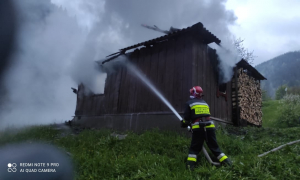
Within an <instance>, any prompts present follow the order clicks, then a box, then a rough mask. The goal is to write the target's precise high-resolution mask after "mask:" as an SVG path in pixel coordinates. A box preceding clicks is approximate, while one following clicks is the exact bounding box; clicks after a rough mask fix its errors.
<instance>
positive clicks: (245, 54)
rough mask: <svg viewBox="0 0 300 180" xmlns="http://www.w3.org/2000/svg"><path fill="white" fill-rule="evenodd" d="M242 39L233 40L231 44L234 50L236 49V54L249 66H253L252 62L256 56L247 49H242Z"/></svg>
mask: <svg viewBox="0 0 300 180" xmlns="http://www.w3.org/2000/svg"><path fill="white" fill-rule="evenodd" d="M243 42H244V39H241V38H237V39H236V40H234V42H233V44H234V46H235V48H236V49H237V52H238V54H239V56H240V57H241V58H243V59H245V60H246V61H247V62H248V63H249V64H251V65H252V64H253V60H254V58H255V57H256V56H254V54H253V52H254V50H253V51H249V50H248V49H247V48H245V47H244V44H243Z"/></svg>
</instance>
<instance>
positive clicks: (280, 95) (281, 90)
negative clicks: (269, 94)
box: [275, 85, 287, 100]
mask: <svg viewBox="0 0 300 180" xmlns="http://www.w3.org/2000/svg"><path fill="white" fill-rule="evenodd" d="M286 88H287V86H286V85H282V86H280V87H279V88H278V89H277V90H276V94H275V98H276V100H280V99H282V98H283V96H284V95H285V94H286V91H285V89H286Z"/></svg>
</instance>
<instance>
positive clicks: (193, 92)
mask: <svg viewBox="0 0 300 180" xmlns="http://www.w3.org/2000/svg"><path fill="white" fill-rule="evenodd" d="M202 93H203V90H202V88H201V87H200V86H194V87H193V88H192V89H190V94H191V96H194V97H199V98H200V97H202Z"/></svg>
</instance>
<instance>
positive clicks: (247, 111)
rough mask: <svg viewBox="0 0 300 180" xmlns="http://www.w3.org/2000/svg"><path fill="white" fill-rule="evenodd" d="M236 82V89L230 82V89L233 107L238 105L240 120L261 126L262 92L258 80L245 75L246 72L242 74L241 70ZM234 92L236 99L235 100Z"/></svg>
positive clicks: (233, 83) (234, 84)
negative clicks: (231, 90) (231, 89)
mask: <svg viewBox="0 0 300 180" xmlns="http://www.w3.org/2000/svg"><path fill="white" fill-rule="evenodd" d="M237 81H238V83H237V85H238V86H237V87H236V83H235V82H234V81H232V88H233V90H234V92H232V102H233V107H235V108H236V107H237V105H238V109H239V118H240V119H244V120H246V121H247V122H249V123H251V124H254V125H257V126H261V125H262V110H261V107H262V92H261V89H260V82H259V80H255V79H254V78H253V77H251V76H249V75H247V72H244V70H243V69H242V68H241V69H239V70H238V78H237ZM236 90H237V96H238V98H236V92H235V91H236ZM237 100H238V102H237Z"/></svg>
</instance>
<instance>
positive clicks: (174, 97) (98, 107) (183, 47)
mask: <svg viewBox="0 0 300 180" xmlns="http://www.w3.org/2000/svg"><path fill="white" fill-rule="evenodd" d="M212 58H215V56H210V55H209V50H208V46H207V45H205V44H202V43H201V42H200V41H196V40H195V38H193V37H189V36H181V37H177V38H176V39H172V40H168V41H166V42H163V43H159V44H156V45H154V46H153V47H147V48H145V47H144V48H141V49H137V50H135V51H134V52H133V53H132V54H131V55H130V57H129V59H130V61H131V62H132V63H134V64H135V65H136V66H137V67H139V68H140V70H141V72H142V73H143V74H144V75H145V76H146V77H147V78H148V79H149V80H150V81H151V82H152V83H153V84H154V85H155V86H156V87H157V89H158V90H159V91H160V92H161V93H162V95H163V96H164V97H165V98H166V99H167V100H168V101H169V102H170V103H171V104H172V105H173V107H174V108H175V109H176V110H177V111H178V112H183V107H184V103H185V102H186V101H187V100H189V89H190V88H191V87H192V86H196V85H199V86H201V87H202V88H203V90H204V94H205V96H204V100H205V101H206V102H207V103H208V104H209V106H210V109H211V115H212V116H214V117H217V118H220V119H223V120H228V121H231V116H232V112H231V108H232V107H231V86H230V85H227V93H228V98H227V102H226V101H225V98H224V97H219V98H217V96H216V93H217V88H218V83H217V74H216V71H215V70H214V66H216V64H214V63H216V60H214V61H212V60H211V59H212ZM108 63H109V62H108ZM76 112H77V115H100V114H124V113H145V112H170V110H169V108H168V107H167V106H166V105H165V104H164V103H163V102H162V101H161V100H160V99H159V98H158V97H157V96H156V95H154V93H153V92H152V91H151V90H150V89H149V88H148V87H147V86H145V85H144V84H143V83H141V81H140V80H139V79H138V78H137V77H135V76H134V75H132V73H130V72H128V69H126V68H125V67H122V68H120V69H119V70H118V71H116V72H114V73H108V75H107V79H106V86H105V91H104V95H102V96H94V97H93V96H90V97H88V96H84V97H81V98H78V100H77V107H76Z"/></svg>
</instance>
